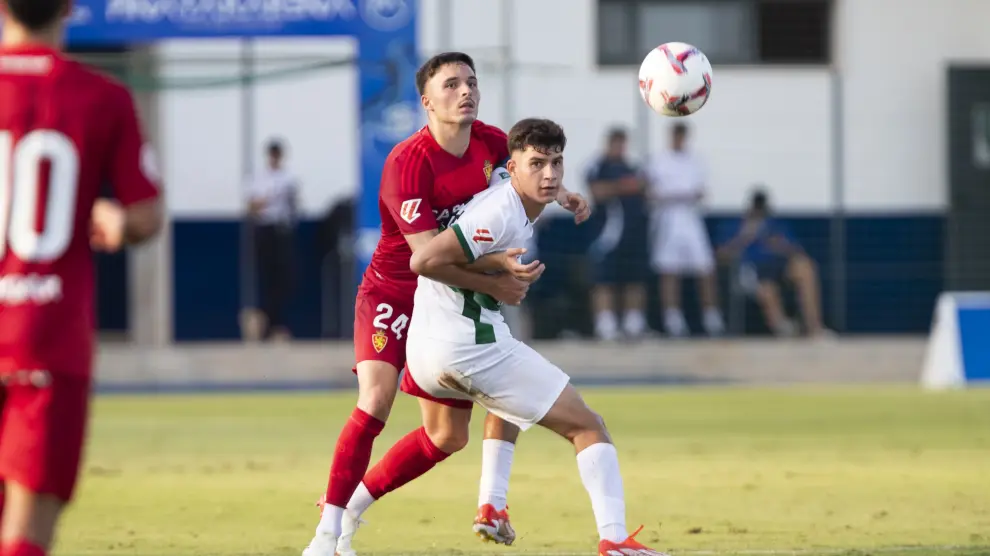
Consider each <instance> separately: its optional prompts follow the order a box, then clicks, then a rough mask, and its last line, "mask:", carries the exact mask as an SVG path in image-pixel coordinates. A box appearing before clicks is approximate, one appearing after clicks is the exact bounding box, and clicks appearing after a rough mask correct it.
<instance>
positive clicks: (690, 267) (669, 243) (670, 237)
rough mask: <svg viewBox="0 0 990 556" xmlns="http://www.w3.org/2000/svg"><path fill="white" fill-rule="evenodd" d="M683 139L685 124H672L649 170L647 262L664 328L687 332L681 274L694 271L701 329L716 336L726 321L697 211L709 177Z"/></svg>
mask: <svg viewBox="0 0 990 556" xmlns="http://www.w3.org/2000/svg"><path fill="white" fill-rule="evenodd" d="M686 139H687V126H686V125H684V124H683V123H678V124H675V125H674V126H673V128H672V131H671V148H670V150H667V151H665V152H663V153H661V154H660V155H659V156H657V157H656V158H655V159H654V160H653V161H652V163H651V164H650V167H649V170H648V172H649V179H650V190H649V197H650V200H651V202H652V204H653V207H654V208H653V214H652V222H651V229H652V254H651V256H650V262H651V264H652V265H653V268H654V270H656V271H657V272H658V273H659V274H660V299H661V302H662V303H663V309H664V312H663V321H664V328H665V329H666V331H667V333H668V334H670V335H671V336H675V337H679V336H685V335H687V334H688V333H689V330H688V326H687V322H686V320H685V319H684V313H683V311H681V289H680V285H681V284H680V281H681V279H682V278H683V277H685V276H695V277H696V278H697V280H698V295H699V297H700V300H701V305H702V309H703V324H704V327H705V331H706V332H708V334H710V335H720V334H722V333H723V332H724V330H725V324H724V321H723V319H722V313H721V311H719V309H718V296H717V292H716V286H715V272H714V271H715V258H714V256H713V254H712V246H711V242H710V240H709V238H708V231H707V230H706V228H705V221H704V219H703V218H702V215H701V210H700V204H701V201H702V200H703V199H704V196H705V180H706V179H707V176H706V173H705V169H704V166H703V164H702V161H701V159H700V158H699V157H698V156H697V155H696V154H695V153H693V152H691V151H690V150H688V149H687V148H686V145H685V142H686Z"/></svg>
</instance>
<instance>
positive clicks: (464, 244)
mask: <svg viewBox="0 0 990 556" xmlns="http://www.w3.org/2000/svg"><path fill="white" fill-rule="evenodd" d="M450 228H451V229H452V230H454V235H455V236H457V242H458V243H460V244H461V249H463V250H464V256H465V257H467V260H468V262H469V263H473V262H474V258H475V257H474V253H473V252H472V251H471V245H470V244H469V243H468V241H467V238H465V237H464V232H462V231H461V227H460V226H458V225H457V224H453V225H451V226H450Z"/></svg>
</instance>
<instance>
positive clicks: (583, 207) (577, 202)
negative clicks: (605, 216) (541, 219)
mask: <svg viewBox="0 0 990 556" xmlns="http://www.w3.org/2000/svg"><path fill="white" fill-rule="evenodd" d="M557 204H559V205H560V206H562V207H564V208H565V209H567V210H568V211H570V212H573V213H574V223H576V224H582V223H584V222H586V221H587V220H588V219H589V218H591V206H590V205H588V200H587V199H585V198H584V195H581V194H580V193H574V192H573V191H568V190H566V189H564V187H563V186H561V188H560V193H558V194H557Z"/></svg>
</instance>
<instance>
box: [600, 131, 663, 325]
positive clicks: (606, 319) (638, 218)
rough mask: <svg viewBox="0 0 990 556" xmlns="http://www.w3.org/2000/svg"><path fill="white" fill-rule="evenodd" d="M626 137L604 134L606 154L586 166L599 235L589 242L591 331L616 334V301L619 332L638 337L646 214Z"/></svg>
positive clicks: (643, 292)
mask: <svg viewBox="0 0 990 556" xmlns="http://www.w3.org/2000/svg"><path fill="white" fill-rule="evenodd" d="M627 144H628V140H627V137H626V132H625V131H624V130H622V129H613V130H612V131H610V132H609V134H608V139H607V144H606V149H605V153H604V154H603V155H602V156H601V158H599V159H598V160H596V161H595V162H594V164H592V166H591V168H590V169H589V170H588V185H589V189H590V191H591V196H592V200H593V201H594V203H595V205H597V210H596V211H595V214H594V216H593V217H594V218H595V219H596V220H598V222H599V223H600V226H601V233H600V235H599V236H598V238H597V239H595V241H594V242H593V243H592V244H591V247H590V255H591V258H592V260H593V262H594V264H595V286H594V289H593V290H592V292H591V296H592V300H591V301H592V308H593V310H594V313H595V335H596V336H598V338H600V339H603V340H615V339H617V338H618V337H619V334H620V331H619V322H618V318H617V317H616V308H617V305H618V303H619V300H620V299H621V303H622V308H623V315H622V333H624V334H625V336H626V337H629V338H638V337H640V336H642V335H643V333H644V332H645V331H646V311H645V308H646V289H645V288H646V284H645V282H646V274H647V271H648V268H647V263H646V260H647V255H648V253H647V246H646V236H647V232H648V229H649V219H648V216H647V212H646V197H645V185H646V183H645V181H644V180H643V178H642V175H641V174H640V173H639V171H638V170H637V169H636V168H635V167H633V165H632V164H630V163H629V161H628V160H627V158H626V146H627Z"/></svg>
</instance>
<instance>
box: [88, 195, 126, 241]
mask: <svg viewBox="0 0 990 556" xmlns="http://www.w3.org/2000/svg"><path fill="white" fill-rule="evenodd" d="M124 221H125V217H124V208H123V207H121V206H120V204H119V203H117V202H116V201H111V200H109V199H97V200H96V202H95V203H93V212H92V216H91V224H90V232H89V245H90V247H92V248H93V250H94V251H103V252H106V253H115V252H117V251H119V250H120V248H121V247H122V246H123V245H124Z"/></svg>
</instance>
